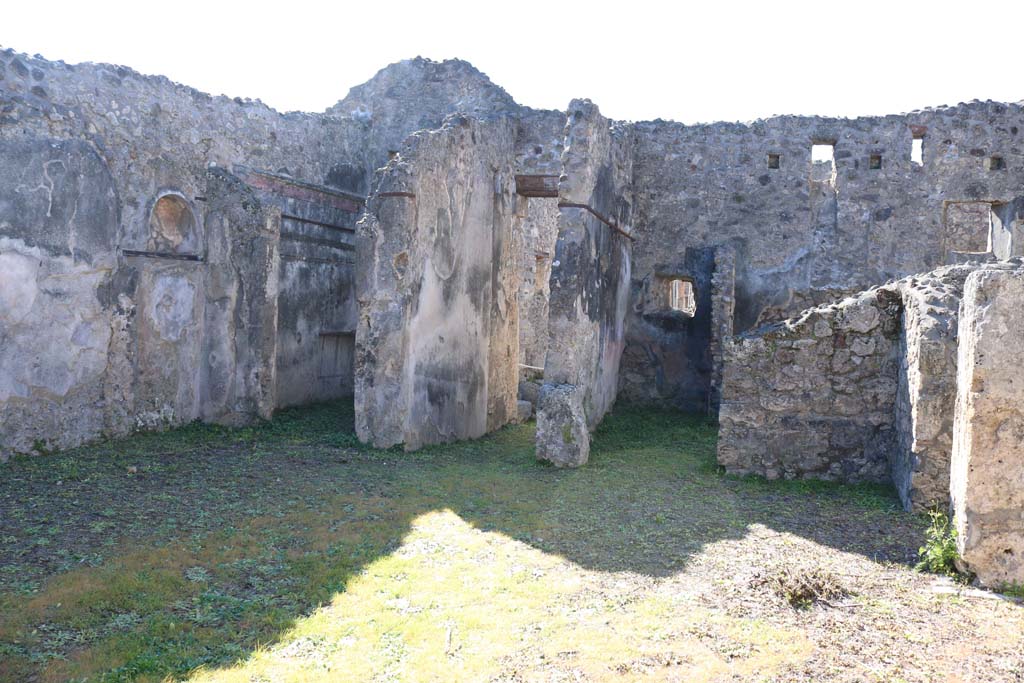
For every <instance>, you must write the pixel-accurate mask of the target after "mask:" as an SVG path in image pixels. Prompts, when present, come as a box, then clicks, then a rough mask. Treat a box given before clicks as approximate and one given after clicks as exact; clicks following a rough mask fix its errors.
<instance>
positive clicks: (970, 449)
mask: <svg viewBox="0 0 1024 683" xmlns="http://www.w3.org/2000/svg"><path fill="white" fill-rule="evenodd" d="M1020 266H1021V263H1020V260H1019V259H1018V260H1016V262H1015V263H1013V264H1001V265H1000V266H992V267H988V268H986V269H984V270H980V271H979V272H976V273H973V274H971V275H970V276H969V277H968V278H967V281H966V284H965V286H964V298H963V306H962V308H961V319H960V330H959V335H960V347H959V360H958V367H959V372H958V380H957V398H956V413H955V418H954V420H955V421H954V428H953V462H952V479H951V487H950V488H951V492H952V496H953V510H954V518H955V526H956V530H957V544H958V546H959V550H960V555H961V557H962V558H963V561H964V562H965V563H966V565H967V566H968V568H969V569H970V570H971V571H973V572H975V573H976V574H977V575H978V578H979V579H980V580H981V582H982V583H984V584H986V585H989V586H995V587H998V586H1000V585H1003V584H1009V583H1016V584H1019V585H1024V408H1022V405H1021V400H1020V395H1021V387H1022V386H1024V314H1022V311H1021V302H1022V301H1024V269H1022V268H1021V267H1020Z"/></svg>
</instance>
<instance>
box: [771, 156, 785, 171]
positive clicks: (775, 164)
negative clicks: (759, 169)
mask: <svg viewBox="0 0 1024 683" xmlns="http://www.w3.org/2000/svg"><path fill="white" fill-rule="evenodd" d="M781 161H782V155H781V154H769V155H768V168H773V169H774V168H778V167H779V163H780V162H781Z"/></svg>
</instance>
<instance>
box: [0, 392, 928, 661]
mask: <svg viewBox="0 0 1024 683" xmlns="http://www.w3.org/2000/svg"><path fill="white" fill-rule="evenodd" d="M715 434H716V429H715V425H714V424H713V423H710V422H708V421H707V420H706V419H703V418H700V417H695V416H688V415H681V414H679V413H676V412H673V411H668V410H659V409H650V408H647V407H643V408H641V407H636V406H628V405H626V406H619V407H617V408H616V409H615V411H614V413H613V414H611V415H609V416H608V418H607V419H606V420H605V421H604V422H603V423H602V425H601V426H600V428H599V429H598V430H597V432H596V433H595V435H594V437H593V443H592V450H591V461H590V463H589V464H588V465H587V467H585V468H582V469H579V470H557V469H552V468H548V467H542V466H540V465H539V464H538V463H537V462H536V460H535V459H534V454H533V438H534V432H533V427H532V426H531V425H521V426H516V427H508V428H505V429H502V430H500V431H498V432H497V433H495V434H492V435H490V436H488V437H486V438H483V439H480V440H476V441H472V442H465V443H458V444H449V445H438V446H431V447H428V448H424V449H422V450H420V451H418V452H415V453H411V454H406V453H402V452H400V451H397V450H387V451H376V450H372V449H368V448H365V447H363V446H361V445H360V444H359V443H358V442H357V440H356V439H355V436H354V430H353V415H352V409H351V405H350V404H347V403H345V402H339V403H331V404H324V405H319V406H313V407H309V408H305V409H299V410H289V411H284V412H282V413H281V414H280V415H279V416H277V417H275V419H274V420H272V421H269V422H263V423H259V424H256V425H253V426H251V427H247V428H242V429H228V428H223V427H218V426H212V425H201V424H193V425H189V426H186V427H183V428H180V429H175V430H170V431H167V432H162V433H153V434H139V435H136V436H133V437H131V438H127V439H120V440H112V441H108V442H104V443H99V444H94V445H91V446H88V447H84V448H80V449H76V450H73V451H68V452H65V453H59V454H53V455H49V456H46V457H38V458H19V459H16V460H14V461H12V462H10V463H8V464H7V465H6V467H5V468H4V472H3V478H2V480H0V512H2V515H0V541H2V542H0V559H2V560H3V561H2V562H0V566H2V567H3V571H2V572H0V662H2V663H0V679H2V680H22V679H26V678H29V677H36V678H37V680H40V681H47V680H71V679H75V678H83V677H88V680H90V681H128V680H153V681H159V680H163V679H164V678H165V677H169V678H170V679H185V678H188V677H191V676H196V677H198V678H205V677H213V678H218V679H220V678H223V679H224V680H246V681H248V680H260V677H261V676H262V677H264V678H267V679H270V680H278V679H279V678H280V679H288V680H303V679H304V677H305V678H308V679H309V680H319V678H318V677H322V676H326V675H327V674H326V672H327V671H329V670H333V671H339V670H345V671H347V672H348V676H349V678H348V679H349V680H370V679H372V678H374V677H379V678H388V677H395V676H397V677H399V678H401V677H402V676H401V675H400V674H401V672H402V671H405V672H408V671H411V670H417V671H425V672H433V674H431V675H433V676H434V677H435V678H437V679H445V680H451V679H460V678H461V679H464V680H479V679H480V678H484V679H486V678H488V677H490V676H492V675H496V673H500V670H502V666H505V665H503V664H502V662H503V661H505V662H506V664H508V663H509V662H512V663H513V664H514V663H515V658H516V657H523V656H526V655H523V654H522V653H523V651H524V650H523V648H524V647H525V646H524V644H523V643H524V642H526V643H532V645H529V647H536V648H538V650H537V652H541V653H542V654H543V653H544V652H548V651H549V650H551V648H557V647H563V648H564V651H566V652H569V651H572V652H577V653H578V654H577V655H574V656H578V657H580V658H583V659H585V660H586V662H588V663H587V664H586V666H583V665H582V664H581V666H583V668H584V669H586V667H587V666H600V667H605V668H603V669H600V671H605V672H607V670H610V669H608V667H611V668H612V669H614V667H616V666H620V665H621V666H627V665H628V666H627V668H628V667H629V666H634V665H633V664H629V663H628V661H627V660H628V659H629V656H630V652H634V651H638V650H642V649H643V648H644V647H647V646H648V645H649V644H650V640H649V639H650V638H651V637H652V633H661V632H662V631H663V629H664V628H665V624H666V623H669V624H673V625H674V626H673V627H674V628H677V629H681V630H679V632H680V633H682V632H686V629H687V628H691V627H692V624H691V623H690V622H691V621H692V620H693V619H696V618H698V617H700V618H702V619H704V618H707V619H711V620H712V621H714V620H715V619H718V618H719V617H717V616H715V615H701V614H700V613H699V612H695V611H693V610H692V609H689V608H685V609H684V608H680V606H679V605H675V604H673V603H672V602H671V599H670V598H667V597H661V598H656V597H651V598H645V599H643V600H635V599H632V598H631V599H629V600H626V598H623V600H624V601H625V602H623V605H628V607H623V606H621V605H618V603H617V602H616V601H615V600H610V601H609V599H607V598H604V599H602V600H601V601H598V602H596V603H595V604H594V605H592V606H587V607H586V610H585V611H584V612H581V613H580V614H577V615H575V616H572V617H571V618H570V617H569V616H567V613H566V612H565V611H564V606H565V605H573V604H576V603H577V602H579V601H581V600H583V601H585V597H581V596H582V595H584V594H583V593H581V591H582V590H583V587H584V586H585V581H584V578H583V577H586V576H593V575H595V574H599V575H615V576H618V575H622V576H628V577H634V578H633V579H629V580H630V581H639V580H641V579H642V578H643V577H646V578H654V579H660V578H665V577H671V576H673V575H675V574H676V573H678V572H680V571H682V570H683V569H684V568H685V567H687V565H688V564H689V563H691V562H692V561H693V559H694V558H695V557H697V556H699V555H700V554H701V553H702V552H703V551H704V549H705V548H707V547H709V546H712V545H714V544H718V543H720V542H726V541H734V540H738V539H742V538H744V537H745V536H746V535H747V534H748V532H749V530H750V529H751V528H752V527H754V526H763V527H769V528H771V529H774V530H777V531H779V532H781V533H787V534H792V535H795V536H800V537H803V538H808V539H811V540H813V541H815V542H817V543H820V544H822V545H825V546H830V547H836V548H842V549H843V550H847V551H850V552H858V553H862V554H865V555H868V556H871V557H876V558H879V559H882V560H890V561H897V562H908V561H909V559H910V555H912V552H913V545H914V542H913V539H914V538H915V537H916V534H919V533H920V528H919V522H918V520H917V519H916V518H914V517H913V516H909V515H904V514H902V513H901V512H900V511H899V509H898V501H897V500H896V498H895V496H894V494H893V492H892V491H891V490H889V489H888V488H885V487H877V486H852V487H851V486H840V485H836V484H830V483H826V482H805V481H800V482H768V481H765V480H761V479H757V478H746V479H740V478H736V477H731V476H726V475H724V474H722V473H721V472H720V471H719V468H718V467H717V465H716V463H715ZM42 539H45V543H42V544H40V542H39V541H40V540H42ZM623 590H624V591H625V590H626V589H625V588H624V589H623ZM630 590H632V589H630ZM617 605H618V606H617ZM574 614H575V613H574ZM581 615H583V616H581ZM666 615H667V616H666ZM716 623H718V622H716ZM719 626H720V627H721V629H722V632H723V633H731V634H733V635H731V636H729V637H731V638H734V639H736V640H737V642H741V643H747V645H744V647H748V646H749V647H754V645H750V644H749V643H759V645H757V647H760V648H761V649H762V650H763V652H764V653H767V654H766V655H765V656H766V657H767V656H768V655H769V654H770V655H771V657H775V656H778V657H784V656H790V655H792V654H793V653H794V652H797V651H799V652H803V645H802V644H801V642H802V641H801V640H800V639H799V638H795V637H783V636H784V635H785V634H782V632H781V631H779V630H778V629H777V628H775V627H772V628H768V627H764V626H763V625H762V626H758V625H756V624H751V623H746V622H742V621H736V620H727V621H722V622H721V623H720V624H719ZM666 637H667V636H666ZM723 637H724V636H723ZM699 640H700V639H697V641H693V642H694V643H696V642H698V641H699ZM687 642H689V641H687ZM692 644H693V643H691V645H692ZM687 647H689V646H687ZM702 647H703V646H702ZM694 648H695V649H694V650H693V652H692V653H691V654H690V655H688V656H690V659H691V660H692V662H691V663H692V664H693V666H695V667H698V668H697V669H694V671H695V672H698V673H699V671H705V670H707V671H719V670H720V671H721V672H723V674H724V673H727V672H729V671H734V672H736V673H737V674H738V675H742V674H743V672H744V671H747V673H750V674H751V675H753V673H752V672H754V671H755V670H756V667H754V664H755V663H756V662H753V660H751V662H749V664H750V666H751V667H754V668H751V669H750V670H749V671H748V670H747V669H742V667H741V668H739V669H734V668H730V667H734V665H735V666H740V665H739V664H736V663H734V662H731V660H729V659H728V658H723V657H722V656H719V655H718V654H715V653H714V652H712V651H710V650H709V651H707V652H705V650H704V649H701V647H697V646H696V645H694ZM705 649H706V648H705ZM558 652H559V651H551V652H550V655H551V656H556V655H558ZM787 653H789V654H787ZM530 656H533V655H530ZM545 656H547V655H545ZM502 658H505V659H502ZM509 658H511V659H509ZM769 659H770V658H769ZM769 659H764V660H761V661H760V664H761V665H763V666H766V667H769V668H770V666H774V664H771V662H770V661H769ZM771 661H774V660H771ZM622 662H626V664H622ZM508 665H509V666H512V664H508ZM637 666H639V665H637ZM743 666H747V664H743ZM325 667H326V668H325ZM332 667H333V669H332ZM339 667H342V668H341V669H339ZM345 667H347V668H345ZM410 667H411V668H410ZM417 667H419V668H417ZM700 667H705V668H704V669H701V668H700ZM200 669H201V670H203V671H205V672H206V673H197V670H200ZM595 671H596V670H595ZM600 671H598V673H600ZM595 675H596V674H595ZM694 675H697V673H695V674H694ZM364 676H365V677H364ZM275 677H277V678H275ZM430 677H431V676H429V675H428V676H424V678H430Z"/></svg>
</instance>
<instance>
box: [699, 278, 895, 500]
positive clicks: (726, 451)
mask: <svg viewBox="0 0 1024 683" xmlns="http://www.w3.org/2000/svg"><path fill="white" fill-rule="evenodd" d="M899 311H900V299H899V294H898V293H897V292H896V291H894V290H893V289H891V288H877V289H871V290H868V291H867V292H864V293H862V294H860V295H859V296H857V297H854V298H851V299H846V300H844V301H842V302H840V303H838V304H833V305H831V306H823V307H819V308H813V309H810V310H808V311H805V312H804V314H803V315H802V316H800V317H799V318H796V319H791V320H787V321H785V322H783V323H779V324H776V325H773V326H771V327H769V328H762V329H761V330H758V331H756V332H753V333H750V334H746V335H741V336H738V337H734V338H732V339H730V340H728V341H727V342H726V343H725V347H724V352H725V367H724V380H723V385H722V404H721V412H720V414H719V420H720V430H719V440H718V461H719V463H721V464H722V465H723V466H725V467H726V469H727V470H728V471H730V472H735V473H739V474H759V475H762V476H765V477H768V478H770V479H776V478H779V477H785V478H794V477H815V478H821V479H831V480H843V481H884V480H886V479H887V478H888V476H889V466H888V461H887V454H888V452H889V451H890V450H891V449H892V448H893V447H894V444H895V443H896V437H895V429H894V424H893V423H894V411H895V400H896V387H897V378H898V368H899V359H898V348H899V343H898V327H899V323H898V315H899Z"/></svg>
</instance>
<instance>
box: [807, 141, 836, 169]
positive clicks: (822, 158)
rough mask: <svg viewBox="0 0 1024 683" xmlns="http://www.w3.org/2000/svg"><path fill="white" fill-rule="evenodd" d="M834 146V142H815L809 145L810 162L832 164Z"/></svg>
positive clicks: (834, 156) (834, 154) (834, 158)
mask: <svg viewBox="0 0 1024 683" xmlns="http://www.w3.org/2000/svg"><path fill="white" fill-rule="evenodd" d="M835 160H836V146H835V144H834V143H830V142H828V143H815V144H813V145H811V162H813V163H815V164H834V163H835Z"/></svg>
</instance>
